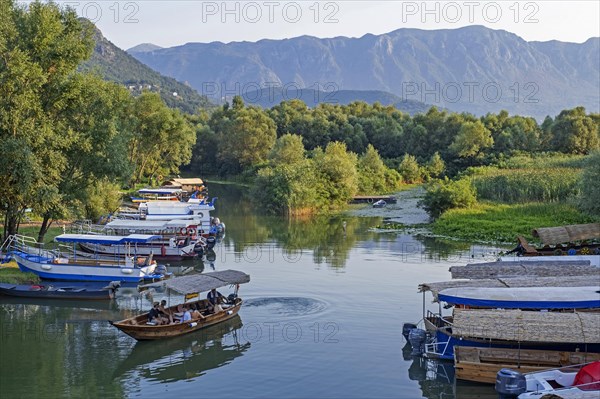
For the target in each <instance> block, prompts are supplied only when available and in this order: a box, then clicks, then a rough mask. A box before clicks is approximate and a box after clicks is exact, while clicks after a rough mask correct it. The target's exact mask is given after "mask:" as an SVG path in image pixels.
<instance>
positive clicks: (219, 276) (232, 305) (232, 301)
mask: <svg viewBox="0 0 600 399" xmlns="http://www.w3.org/2000/svg"><path fill="white" fill-rule="evenodd" d="M249 281H250V276H249V275H247V274H246V273H242V272H240V271H236V270H224V271H218V272H211V273H202V274H194V275H188V276H181V277H174V278H171V279H169V280H164V281H160V282H157V283H152V284H146V285H144V286H141V287H140V288H161V289H164V288H168V289H170V290H172V291H175V292H178V293H179V294H183V295H185V298H186V300H187V299H188V298H189V299H192V298H198V297H199V296H200V292H208V291H210V290H212V289H213V288H214V289H216V288H220V287H224V286H227V285H234V286H235V292H234V293H232V294H230V295H229V296H228V297H227V299H226V300H225V302H224V303H223V306H222V311H219V312H216V313H210V312H209V311H208V308H209V303H208V300H207V299H201V300H198V299H196V300H194V301H190V302H186V303H185V305H186V306H191V305H193V306H194V307H195V308H196V309H199V312H200V316H199V317H198V318H192V319H191V320H190V321H189V322H177V321H174V322H172V323H169V324H158V325H157V324H154V323H153V322H151V321H149V320H148V314H147V313H144V314H141V315H137V316H134V317H130V318H128V319H125V320H121V321H114V322H113V321H111V322H110V324H112V325H113V326H114V327H116V328H118V329H119V330H121V331H123V332H124V333H125V334H127V335H129V336H130V337H132V338H135V339H136V340H138V341H144V340H155V339H162V338H171V337H177V336H180V335H184V334H188V333H191V332H194V331H197V330H200V329H202V328H205V327H208V326H212V325H215V324H218V323H221V322H223V321H225V320H229V319H231V318H233V317H235V316H236V315H237V313H238V311H239V310H240V308H241V306H242V299H241V298H239V297H238V295H237V294H238V289H239V285H240V284H244V283H247V282H249ZM181 307H182V305H177V306H171V307H170V308H168V309H166V311H167V312H169V313H170V314H171V315H176V314H177V313H178V312H181V310H180V308H181Z"/></svg>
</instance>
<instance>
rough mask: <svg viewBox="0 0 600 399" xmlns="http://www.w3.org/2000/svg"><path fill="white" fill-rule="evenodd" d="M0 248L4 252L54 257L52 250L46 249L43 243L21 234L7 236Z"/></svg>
mask: <svg viewBox="0 0 600 399" xmlns="http://www.w3.org/2000/svg"><path fill="white" fill-rule="evenodd" d="M0 250H1V251H6V252H10V251H18V252H24V253H27V254H29V255H37V256H43V257H47V258H50V257H54V256H55V255H56V254H55V252H54V251H51V250H48V249H46V248H45V247H44V244H43V243H39V242H38V241H37V240H36V239H35V238H33V237H29V236H24V235H21V234H13V235H10V236H8V237H7V238H6V240H5V241H4V243H3V244H2V247H0Z"/></svg>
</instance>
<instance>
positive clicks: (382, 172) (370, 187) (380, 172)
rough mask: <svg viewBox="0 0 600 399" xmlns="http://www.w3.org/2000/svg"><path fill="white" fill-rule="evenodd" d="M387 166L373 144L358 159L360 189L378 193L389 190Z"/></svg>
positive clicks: (364, 191) (369, 192)
mask: <svg viewBox="0 0 600 399" xmlns="http://www.w3.org/2000/svg"><path fill="white" fill-rule="evenodd" d="M386 170H387V168H386V166H385V164H384V163H383V161H382V160H381V157H380V156H379V153H378V152H377V150H376V149H375V147H373V146H372V145H371V144H369V146H368V147H367V151H366V152H365V153H364V154H363V155H362V156H361V157H360V158H359V159H358V182H359V187H358V191H359V192H361V193H363V194H376V193H382V192H385V191H387V190H388V187H389V186H388V182H387V181H386Z"/></svg>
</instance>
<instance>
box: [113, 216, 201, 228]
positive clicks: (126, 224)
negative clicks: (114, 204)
mask: <svg viewBox="0 0 600 399" xmlns="http://www.w3.org/2000/svg"><path fill="white" fill-rule="evenodd" d="M199 224H200V220H198V219H189V220H130V219H117V220H113V221H112V222H109V223H107V224H106V225H105V227H104V228H105V229H121V230H165V229H180V228H184V227H185V228H187V227H189V226H197V225H199Z"/></svg>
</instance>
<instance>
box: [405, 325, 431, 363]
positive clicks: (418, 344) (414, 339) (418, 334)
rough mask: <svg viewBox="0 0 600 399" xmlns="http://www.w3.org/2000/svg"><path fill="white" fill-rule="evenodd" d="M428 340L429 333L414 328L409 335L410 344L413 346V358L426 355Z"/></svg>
mask: <svg viewBox="0 0 600 399" xmlns="http://www.w3.org/2000/svg"><path fill="white" fill-rule="evenodd" d="M426 340H427V332H425V330H422V329H420V328H413V329H412V330H410V331H409V333H408V342H410V344H411V346H412V352H411V353H410V354H411V355H412V356H421V355H422V354H423V353H425V341H426Z"/></svg>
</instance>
